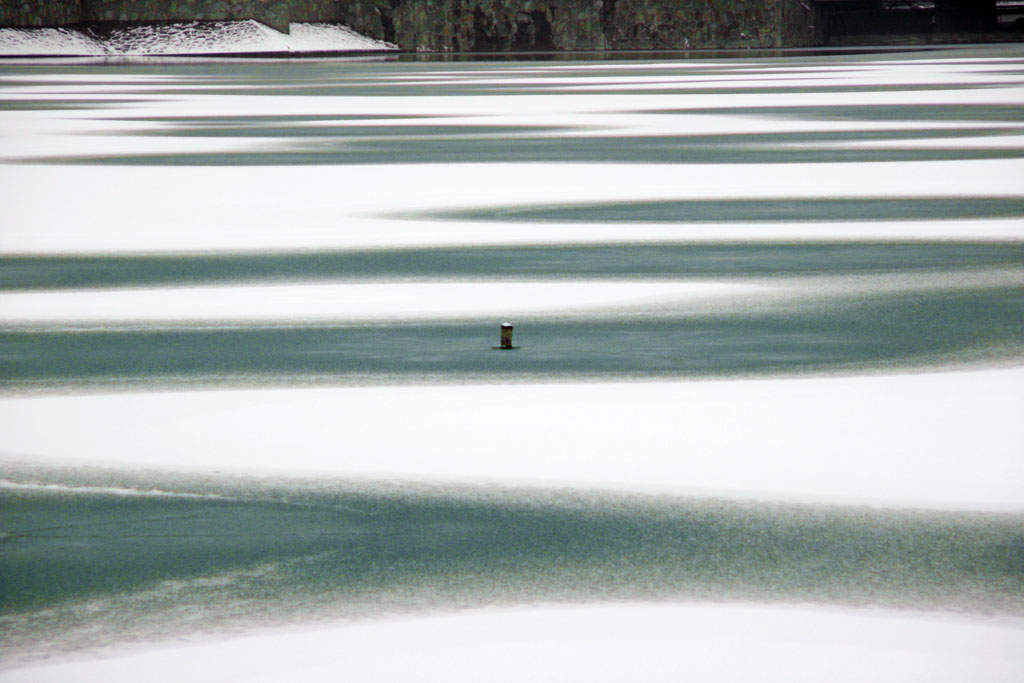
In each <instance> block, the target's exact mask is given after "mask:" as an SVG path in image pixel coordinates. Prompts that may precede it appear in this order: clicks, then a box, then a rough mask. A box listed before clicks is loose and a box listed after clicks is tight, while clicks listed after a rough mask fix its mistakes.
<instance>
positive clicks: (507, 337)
mask: <svg viewBox="0 0 1024 683" xmlns="http://www.w3.org/2000/svg"><path fill="white" fill-rule="evenodd" d="M501 348H503V349H511V348H512V323H502V324H501Z"/></svg>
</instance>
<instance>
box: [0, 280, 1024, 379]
mask: <svg viewBox="0 0 1024 683" xmlns="http://www.w3.org/2000/svg"><path fill="white" fill-rule="evenodd" d="M499 322H501V321H500V320H493V321H491V320H487V321H475V322H473V321H471V322H460V323H438V322H434V323H416V324H414V323H410V324H393V325H379V324H367V325H351V326H321V327H308V326H307V327H281V328H274V327H268V328H253V327H239V328H224V329H202V328H198V329H187V328H186V329H153V330H92V331H74V330H54V331H10V330H9V331H6V332H3V333H0V350H2V351H0V387H5V388H9V389H10V388H17V387H28V386H36V385H40V384H42V385H60V386H64V387H74V386H75V385H77V384H81V385H83V386H84V385H89V384H95V383H100V384H102V383H104V382H108V381H109V382H115V383H132V382H146V381H157V380H159V381H161V382H165V381H168V380H170V381H180V382H185V383H188V382H191V381H195V380H202V381H215V382H216V381H231V380H238V379H240V378H260V380H261V381H282V380H284V381H293V380H298V381H303V380H308V379H317V380H324V379H327V380H329V381H330V380H334V381H341V382H346V381H356V380H359V381H363V380H366V379H376V380H379V381H387V380H389V379H390V380H394V379H401V380H414V379H416V378H417V377H433V378H436V379H450V380H463V379H472V378H479V379H506V378H510V377H515V378H518V379H523V378H528V379H543V378H545V377H547V378H561V377H567V376H571V377H573V378H576V379H581V378H586V377H601V378H610V377H702V376H720V375H738V374H749V373H791V372H809V371H830V370H844V371H846V370H855V369H872V368H875V369H877V368H890V367H898V366H908V365H910V366H913V365H921V364H933V363H942V362H955V363H963V362H972V361H997V360H1007V359H1013V358H1019V357H1021V355H1022V353H1024V290H1021V289H1019V288H998V289H985V290H972V291H938V292H929V293H923V294H913V295H910V294H904V295H891V294H890V295H885V296H870V297H863V298H854V299H842V298H837V299H826V300H824V301H816V302H813V303H810V304H805V305H795V304H794V305H792V306H786V307H782V308H780V309H767V310H757V309H752V310H748V311H741V312H733V313H732V314H729V315H722V314H718V315H716V314H713V313H709V314H706V315H694V316H689V317H672V316H665V317H661V316H644V315H642V314H631V315H630V316H629V317H628V318H621V319H615V318H601V317H595V318H587V317H578V318H560V319H536V320H529V319H526V320H517V321H516V343H517V344H518V345H519V346H520V348H519V349H518V350H516V351H514V352H511V353H509V352H496V351H494V350H493V349H492V347H493V346H494V345H495V344H496V341H497V337H496V335H497V324H498V323H499Z"/></svg>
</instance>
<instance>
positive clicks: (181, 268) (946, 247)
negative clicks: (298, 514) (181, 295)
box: [0, 200, 1024, 290]
mask: <svg viewBox="0 0 1024 683" xmlns="http://www.w3.org/2000/svg"><path fill="white" fill-rule="evenodd" d="M889 202H892V203H889ZM862 205H863V206H862ZM922 205H924V206H922ZM859 209H864V210H865V211H866V212H869V213H872V214H873V215H874V216H876V217H885V218H889V219H897V218H914V217H919V218H920V217H926V216H927V217H952V216H953V215H957V216H959V217H979V216H994V215H1003V216H1006V215H1013V214H1014V213H1015V212H1019V214H1020V215H1024V200H991V201H990V200H963V201H961V200H948V201H939V200H928V201H927V202H921V201H918V202H911V201H909V200H908V201H906V202H902V203H901V202H895V201H893V200H889V201H888V202H887V201H881V202H875V201H872V202H867V201H863V202H862V201H853V200H850V201H845V202H844V201H840V200H836V201H831V202H827V201H821V202H795V201H768V202H756V203H754V202H642V203H641V202H631V203H619V204H584V205H577V206H573V207H545V208H540V207H534V208H530V209H512V208H508V209H490V210H487V211H477V212H473V213H472V214H468V213H466V212H463V213H461V214H459V217H465V218H470V217H471V218H474V219H485V220H512V221H514V220H531V221H536V220H559V221H567V222H571V221H590V220H595V221H596V220H600V221H623V220H629V221H631V222H643V221H660V220H684V219H687V218H693V219H698V218H699V219H700V220H764V219H766V218H768V217H780V216H783V215H784V216H785V217H787V218H792V217H794V216H799V217H801V218H802V219H812V218H813V219H816V220H827V219H829V218H839V217H844V218H843V219H844V220H845V219H847V218H845V217H846V216H849V215H861V214H857V213H849V214H846V213H845V212H847V211H850V212H853V211H856V210H859ZM709 217H710V218H709ZM1022 265H1024V244H1021V243H1013V242H1011V243H987V244H986V243H971V242H954V241H950V242H934V243H909V242H908V243H897V242H893V243H884V244H881V243H870V242H862V243H853V242H850V243H818V244H815V243H793V244H787V243H781V242H772V243H762V244H649V243H644V244H614V245H582V246H575V245H574V246H536V247H458V248H428V249H386V250H365V251H313V252H288V253H249V254H189V255H156V256H49V257H16V256H7V257H0V290H22V289H62V288H69V289H79V288H91V287H130V286H145V285H170V284H174V285H188V284H209V283H231V282H239V283H241V282H245V283H251V282H274V281H288V282H296V281H312V280H361V279H367V280H372V279H398V280H400V279H403V278H434V279H440V278H559V279H565V278H609V277H616V278H619V277H657V278H666V277H678V278H687V279H690V278H737V277H768V276H800V275H825V274H828V275H846V274H851V275H852V274H870V273H887V272H893V273H895V272H913V271H928V270H937V271H952V270H956V269H960V268H979V267H1005V266H1022Z"/></svg>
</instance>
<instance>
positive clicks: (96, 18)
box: [82, 0, 290, 33]
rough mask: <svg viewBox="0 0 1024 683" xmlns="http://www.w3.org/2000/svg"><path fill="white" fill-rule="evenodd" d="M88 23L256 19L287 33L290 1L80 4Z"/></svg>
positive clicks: (89, 0)
mask: <svg viewBox="0 0 1024 683" xmlns="http://www.w3.org/2000/svg"><path fill="white" fill-rule="evenodd" d="M82 5H83V12H82V20H83V21H87V22H110V21H130V22H153V21H233V20H238V19H255V20H256V21H260V22H263V23H264V24H267V25H268V26H272V27H274V28H276V29H277V30H279V31H283V32H284V33H287V32H288V22H289V20H290V14H289V0H83V2H82Z"/></svg>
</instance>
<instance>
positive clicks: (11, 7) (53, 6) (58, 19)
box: [0, 0, 82, 26]
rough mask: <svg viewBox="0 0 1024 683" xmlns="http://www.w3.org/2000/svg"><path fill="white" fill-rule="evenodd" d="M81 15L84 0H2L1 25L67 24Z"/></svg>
mask: <svg viewBox="0 0 1024 683" xmlns="http://www.w3.org/2000/svg"><path fill="white" fill-rule="evenodd" d="M81 16H82V0H0V26H66V25H68V24H74V23H77V22H79V21H81Z"/></svg>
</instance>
